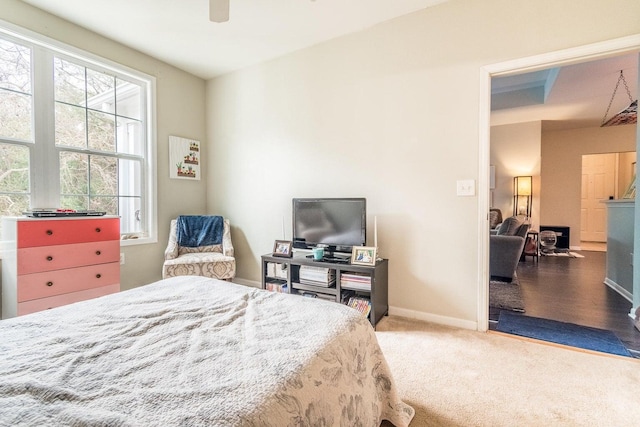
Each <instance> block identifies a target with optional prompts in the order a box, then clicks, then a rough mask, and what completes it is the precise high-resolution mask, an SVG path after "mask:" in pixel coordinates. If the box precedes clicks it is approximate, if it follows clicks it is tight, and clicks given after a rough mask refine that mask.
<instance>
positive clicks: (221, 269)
mask: <svg viewBox="0 0 640 427" xmlns="http://www.w3.org/2000/svg"><path fill="white" fill-rule="evenodd" d="M177 228H178V220H177V219H173V220H171V225H170V230H169V242H168V244H167V248H166V249H165V251H164V264H163V266H162V278H163V279H164V278H167V277H173V276H206V277H212V278H215V279H222V280H229V281H230V280H231V279H233V278H234V277H235V275H236V260H235V257H234V250H233V244H232V243H231V227H230V225H229V220H228V219H224V220H223V231H222V242H221V243H220V244H213V245H203V246H196V247H189V246H180V244H179V242H178V237H177V235H178V233H177Z"/></svg>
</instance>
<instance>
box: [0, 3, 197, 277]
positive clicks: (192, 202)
mask: <svg viewBox="0 0 640 427" xmlns="http://www.w3.org/2000/svg"><path fill="white" fill-rule="evenodd" d="M0 19H2V20H4V21H7V22H10V23H13V24H15V25H19V26H21V27H24V28H27V29H30V30H32V31H35V32H37V33H40V34H43V35H45V36H48V37H51V38H53V39H56V40H59V41H61V42H64V43H66V44H68V45H71V46H75V47H77V48H80V49H83V50H85V51H87V52H91V53H93V54H96V55H99V56H102V57H104V58H106V59H109V60H112V61H115V62H118V63H120V64H123V65H126V66H128V67H130V68H133V69H136V70H139V71H142V72H144V73H147V74H150V75H152V76H155V77H156V87H157V102H156V107H157V108H156V111H157V129H156V133H157V141H156V151H157V170H158V222H159V227H158V243H156V244H148V245H138V246H127V247H123V248H122V252H124V253H125V259H126V264H125V265H123V266H122V269H121V288H122V289H129V288H132V287H135V286H139V285H143V284H147V283H150V282H153V281H155V280H159V279H160V278H161V275H162V261H163V253H164V249H165V247H166V245H167V239H168V236H169V221H170V219H171V218H173V217H175V216H177V215H179V214H181V213H195V214H200V213H204V212H205V209H206V195H207V192H206V191H205V187H206V185H207V182H206V180H205V179H203V180H202V181H198V182H186V181H183V180H171V179H169V153H168V152H169V148H168V145H169V144H168V138H169V135H176V136H183V137H186V138H193V139H196V140H200V141H202V142H203V144H202V147H203V150H204V155H206V153H207V152H208V150H209V147H208V146H207V144H206V138H205V129H206V128H205V114H204V109H205V82H204V80H202V79H200V78H197V77H194V76H192V75H191V74H188V73H186V72H184V71H181V70H179V69H177V68H175V67H172V66H169V65H167V64H165V63H163V62H161V61H158V60H156V59H154V58H151V57H149V56H147V55H144V54H142V53H140V52H138V51H135V50H133V49H130V48H128V47H125V46H123V45H121V44H118V43H116V42H114V41H112V40H109V39H106V38H104V37H101V36H99V35H97V34H95V33H92V32H90V31H87V30H85V29H83V28H81V27H78V26H76V25H73V24H70V23H68V22H66V21H63V20H61V19H58V18H56V17H54V16H52V15H49V14H47V13H45V12H42V11H40V10H39V9H36V8H33V7H31V6H29V5H27V4H26V3H23V2H22V1H18V0H2V7H0ZM116 25H117V23H116ZM206 166H207V165H206V164H205V165H204V166H203V167H204V168H206ZM203 172H204V173H205V174H206V169H204V171H203Z"/></svg>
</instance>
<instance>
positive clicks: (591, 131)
mask: <svg viewBox="0 0 640 427" xmlns="http://www.w3.org/2000/svg"><path fill="white" fill-rule="evenodd" d="M635 149H636V127H635V126H634V125H624V126H613V127H606V128H600V127H597V128H583V129H569V130H562V131H547V132H543V133H542V170H541V175H542V180H541V181H542V182H541V187H542V188H541V190H542V193H541V194H542V198H541V202H540V203H541V205H542V210H541V215H540V220H541V221H542V223H543V224H545V225H565V226H569V227H570V238H571V242H570V246H572V247H579V246H580V207H581V188H582V155H583V154H600V153H617V152H623V151H635ZM623 191H624V190H623Z"/></svg>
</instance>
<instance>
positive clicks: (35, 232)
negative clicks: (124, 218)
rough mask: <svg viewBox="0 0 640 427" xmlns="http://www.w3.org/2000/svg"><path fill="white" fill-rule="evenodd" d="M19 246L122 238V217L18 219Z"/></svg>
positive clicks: (28, 246) (27, 246)
mask: <svg viewBox="0 0 640 427" xmlns="http://www.w3.org/2000/svg"><path fill="white" fill-rule="evenodd" d="M17 225H18V242H17V244H18V248H30V247H34V246H49V245H67V244H71V243H84V242H98V241H102V240H120V219H119V218H106V219H82V220H79V219H75V220H33V221H18V224H17Z"/></svg>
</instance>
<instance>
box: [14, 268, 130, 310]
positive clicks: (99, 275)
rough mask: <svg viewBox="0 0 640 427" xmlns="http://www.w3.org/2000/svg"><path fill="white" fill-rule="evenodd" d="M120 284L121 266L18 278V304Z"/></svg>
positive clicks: (69, 270) (70, 270)
mask: <svg viewBox="0 0 640 427" xmlns="http://www.w3.org/2000/svg"><path fill="white" fill-rule="evenodd" d="M115 283H120V264H119V263H118V262H112V263H109V264H99V265H89V266H86V267H76V268H68V269H65V270H55V271H47V272H43V273H33V274H24V275H21V276H18V302H19V303H20V302H24V301H29V300H34V299H38V298H46V297H50V296H54V295H61V294H68V293H71V292H76V291H81V290H86V289H92V288H99V287H101V286H106V285H113V284H115Z"/></svg>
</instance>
